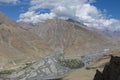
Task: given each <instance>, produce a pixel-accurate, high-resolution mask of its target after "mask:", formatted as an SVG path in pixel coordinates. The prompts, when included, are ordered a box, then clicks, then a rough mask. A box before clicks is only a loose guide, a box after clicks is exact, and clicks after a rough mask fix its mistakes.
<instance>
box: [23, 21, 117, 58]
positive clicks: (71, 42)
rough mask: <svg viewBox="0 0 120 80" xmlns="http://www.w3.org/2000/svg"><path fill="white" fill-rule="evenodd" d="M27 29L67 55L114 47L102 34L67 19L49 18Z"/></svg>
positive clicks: (71, 55)
mask: <svg viewBox="0 0 120 80" xmlns="http://www.w3.org/2000/svg"><path fill="white" fill-rule="evenodd" d="M24 28H25V27H24ZM29 30H30V31H31V32H33V33H35V34H37V35H38V36H40V37H41V38H42V39H43V40H44V41H45V42H46V43H48V44H49V45H50V46H51V48H53V49H61V50H63V52H64V53H65V55H66V56H68V57H73V56H75V57H76V56H81V55H84V54H88V53H92V52H96V51H100V50H103V49H106V48H107V49H108V48H113V47H115V44H114V43H113V42H112V41H111V40H109V39H108V38H107V37H105V36H104V35H101V34H98V33H97V32H94V31H90V30H88V29H87V28H85V26H84V25H83V24H78V23H74V22H71V21H69V20H68V21H65V20H61V19H51V20H47V21H45V22H41V23H37V24H34V27H32V28H31V29H29Z"/></svg>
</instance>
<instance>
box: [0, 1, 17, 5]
mask: <svg viewBox="0 0 120 80" xmlns="http://www.w3.org/2000/svg"><path fill="white" fill-rule="evenodd" d="M17 2H18V0H0V3H13V4H16V3H17Z"/></svg>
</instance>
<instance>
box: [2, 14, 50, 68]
mask: <svg viewBox="0 0 120 80" xmlns="http://www.w3.org/2000/svg"><path fill="white" fill-rule="evenodd" d="M50 52H51V49H50V47H49V46H48V45H47V44H46V43H44V41H43V40H42V39H41V38H40V37H38V36H37V35H35V34H33V33H31V32H29V31H27V30H24V29H22V28H20V27H19V25H17V23H16V22H14V21H12V20H10V19H9V18H7V17H6V16H5V15H3V14H0V68H1V69H3V68H9V69H10V68H11V67H12V68H13V67H14V66H15V67H16V66H18V65H20V64H21V63H25V62H27V61H29V62H30V61H33V60H37V59H39V58H41V57H44V56H46V55H48V54H49V53H50Z"/></svg>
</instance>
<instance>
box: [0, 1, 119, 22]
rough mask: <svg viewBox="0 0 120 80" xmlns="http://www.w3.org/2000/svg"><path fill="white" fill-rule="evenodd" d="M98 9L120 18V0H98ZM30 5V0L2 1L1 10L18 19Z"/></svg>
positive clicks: (96, 3) (96, 4)
mask: <svg viewBox="0 0 120 80" xmlns="http://www.w3.org/2000/svg"><path fill="white" fill-rule="evenodd" d="M93 5H95V6H96V7H97V8H98V9H100V10H101V11H104V10H106V14H107V15H108V16H109V15H110V16H111V17H113V18H116V19H119V20H120V10H119V8H120V0H97V1H96V2H95V3H93ZM29 6H30V1H29V0H26V1H25V0H21V2H20V3H18V4H15V5H13V4H8V3H0V12H2V13H4V14H5V15H7V16H8V17H10V18H11V19H13V20H18V19H19V15H20V14H21V13H24V12H26V11H27V10H28V8H29ZM40 11H41V12H44V13H45V12H49V9H45V10H43V9H42V10H40Z"/></svg>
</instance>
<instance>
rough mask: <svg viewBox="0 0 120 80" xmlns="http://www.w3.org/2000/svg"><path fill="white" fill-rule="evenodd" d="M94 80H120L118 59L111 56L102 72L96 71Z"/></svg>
mask: <svg viewBox="0 0 120 80" xmlns="http://www.w3.org/2000/svg"><path fill="white" fill-rule="evenodd" d="M94 80H120V57H116V56H115V57H114V56H111V60H110V62H109V64H107V65H106V66H105V68H104V70H103V72H102V73H101V72H100V71H99V70H97V72H96V75H95V77H94Z"/></svg>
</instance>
